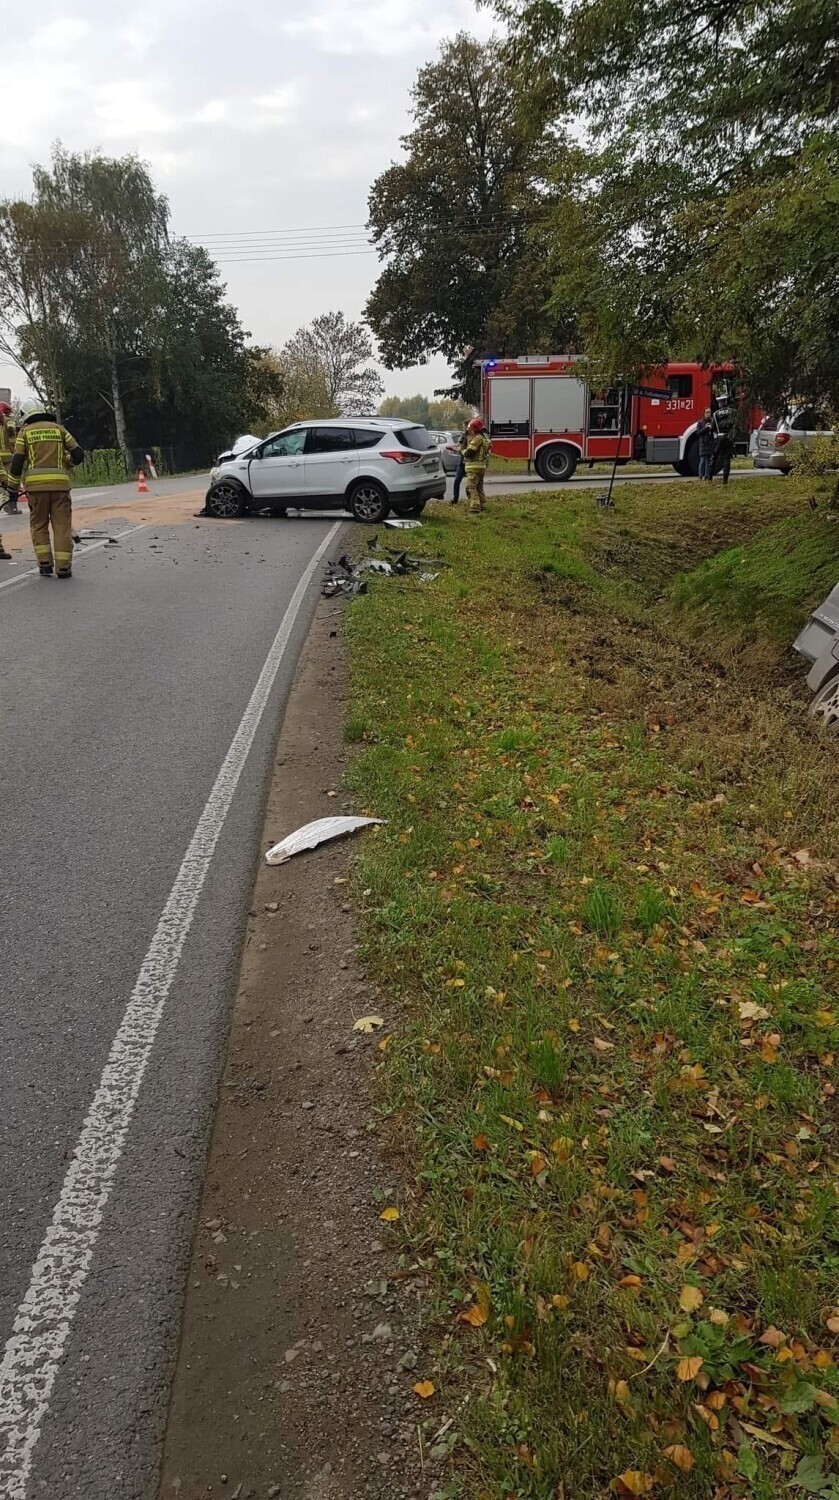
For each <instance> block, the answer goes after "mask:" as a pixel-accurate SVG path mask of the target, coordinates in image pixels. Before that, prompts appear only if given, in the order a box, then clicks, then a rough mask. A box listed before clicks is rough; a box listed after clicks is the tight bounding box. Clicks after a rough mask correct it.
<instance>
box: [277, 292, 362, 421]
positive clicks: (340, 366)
mask: <svg viewBox="0 0 839 1500" xmlns="http://www.w3.org/2000/svg"><path fill="white" fill-rule="evenodd" d="M372 359H373V341H372V339H371V338H370V335H369V333H368V332H367V329H366V328H365V327H364V325H363V324H362V323H352V322H350V321H349V320H348V319H347V318H346V317H345V316H344V314H343V313H342V312H328V313H321V314H320V316H319V317H317V318H314V319H313V320H312V322H311V323H309V324H308V325H307V326H306V327H304V328H298V330H297V332H296V333H295V334H294V335H293V337H292V338H290V339H289V341H288V343H287V344H285V345H284V346H283V348H282V350H281V351H280V364H281V365H282V367H283V369H284V371H285V372H286V376H287V378H288V379H289V380H291V379H292V378H293V379H294V381H295V383H296V384H297V385H298V386H299V387H300V389H301V392H302V393H303V394H304V398H305V400H306V401H308V402H311V400H312V399H315V400H317V401H318V402H319V404H321V405H324V404H325V405H326V406H327V407H328V408H329V409H330V410H329V412H325V411H318V412H315V413H313V415H315V416H327V415H330V414H333V413H334V412H342V413H344V414H345V415H350V414H351V413H353V412H355V413H356V414H359V413H362V412H369V411H371V410H373V411H375V409H376V403H377V402H378V401H379V400H380V399H381V396H382V393H383V386H382V381H381V377H380V375H379V374H378V372H377V371H376V370H374V369H372V368H371V365H370V361H371V360H372Z"/></svg>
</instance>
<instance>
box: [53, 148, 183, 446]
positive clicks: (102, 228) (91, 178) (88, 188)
mask: <svg viewBox="0 0 839 1500" xmlns="http://www.w3.org/2000/svg"><path fill="white" fill-rule="evenodd" d="M33 177H34V184H35V208H36V209H38V210H41V211H44V212H45V213H46V214H47V215H48V216H49V217H50V219H51V220H52V222H56V221H61V220H63V221H64V223H65V224H66V226H67V230H66V235H65V236H64V237H63V245H62V237H61V236H60V235H59V237H58V240H59V248H64V249H66V246H67V245H68V244H71V245H72V247H73V250H74V254H73V255H72V256H67V255H66V253H65V255H64V257H63V259H62V262H61V265H60V267H58V268H56V269H57V272H58V274H59V276H60V285H61V295H62V299H63V301H64V304H65V306H66V308H67V313H68V321H69V323H70V324H71V325H72V326H73V329H74V332H75V334H76V336H77V337H78V340H79V344H80V347H81V348H82V349H84V350H85V351H86V353H87V356H88V358H90V359H91V360H93V361H95V362H96V363H97V364H98V365H99V366H100V367H101V370H102V383H103V385H104V387H105V388H106V389H107V390H109V392H110V402H111V406H112V410H113V416H114V426H115V431H116V440H117V446H118V448H119V449H120V451H121V452H122V453H123V455H124V456H125V460H126V464H129V463H130V453H129V445H128V432H127V428H126V421H125V405H124V391H123V369H124V367H125V365H126V364H128V365H131V364H135V363H137V362H139V361H143V360H148V359H149V358H153V357H154V354H155V353H158V354H159V353H160V352H161V351H162V340H163V309H164V302H165V292H164V280H165V277H164V259H165V254H166V245H167V221H168V212H169V211H168V205H167V203H166V199H165V198H164V197H163V196H162V194H160V193H158V192H157V189H156V188H155V186H154V183H153V182H152V179H151V176H150V174H149V171H148V168H147V167H146V165H145V164H144V163H143V162H141V161H140V160H139V159H138V158H137V157H134V156H125V157H121V158H118V159H114V158H111V157H106V156H102V155H100V154H99V153H98V152H93V153H90V152H89V153H85V154H84V155H81V154H79V153H76V152H69V151H65V150H64V149H63V148H62V147H61V146H56V147H55V149H54V151H53V157H52V163H51V166H50V167H48V168H47V167H36V168H35V169H34V173H33Z"/></svg>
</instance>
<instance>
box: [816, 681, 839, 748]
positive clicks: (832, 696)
mask: <svg viewBox="0 0 839 1500" xmlns="http://www.w3.org/2000/svg"><path fill="white" fill-rule="evenodd" d="M810 717H811V718H812V719H818V720H819V721H820V723H821V726H822V728H823V729H824V730H825V732H826V733H827V734H839V676H837V677H834V678H833V679H832V680H831V681H830V682H826V683H825V685H824V687H823V688H821V689H820V690H819V692H817V693H816V696H815V698H814V699H813V701H812V703H811V704H810Z"/></svg>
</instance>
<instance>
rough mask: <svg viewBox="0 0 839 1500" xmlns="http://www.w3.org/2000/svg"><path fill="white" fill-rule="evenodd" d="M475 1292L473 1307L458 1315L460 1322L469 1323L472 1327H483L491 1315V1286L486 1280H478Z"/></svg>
mask: <svg viewBox="0 0 839 1500" xmlns="http://www.w3.org/2000/svg"><path fill="white" fill-rule="evenodd" d="M474 1292H475V1301H474V1304H473V1305H472V1307H467V1309H466V1311H465V1312H462V1313H460V1314H459V1315H458V1322H460V1323H468V1324H469V1327H470V1328H483V1326H484V1323H486V1321H487V1319H488V1317H489V1309H490V1296H489V1287H488V1286H487V1284H486V1282H485V1281H476V1282H475V1286H474Z"/></svg>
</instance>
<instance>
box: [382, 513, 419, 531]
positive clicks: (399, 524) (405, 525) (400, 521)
mask: <svg viewBox="0 0 839 1500" xmlns="http://www.w3.org/2000/svg"><path fill="white" fill-rule="evenodd" d="M421 525H422V521H414V520H412V519H411V517H410V516H388V518H387V520H386V521H385V526H391V527H392V528H393V530H394V531H416V529H417V527H418V526H421Z"/></svg>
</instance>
